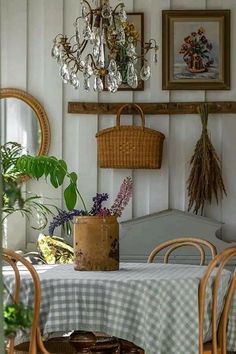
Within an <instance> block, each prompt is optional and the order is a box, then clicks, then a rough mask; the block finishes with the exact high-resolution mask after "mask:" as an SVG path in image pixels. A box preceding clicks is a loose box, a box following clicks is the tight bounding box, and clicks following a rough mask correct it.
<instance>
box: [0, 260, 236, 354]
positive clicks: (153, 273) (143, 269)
mask: <svg viewBox="0 0 236 354" xmlns="http://www.w3.org/2000/svg"><path fill="white" fill-rule="evenodd" d="M35 268H36V270H37V272H38V274H39V277H40V281H41V292H42V299H41V308H40V329H41V331H42V335H43V336H44V337H45V338H47V337H48V336H49V335H51V334H52V333H58V332H69V331H73V330H85V331H100V332H105V333H107V334H109V335H112V336H115V337H118V338H122V339H125V340H128V341H131V342H133V343H135V344H136V345H137V346H139V347H141V348H143V349H144V351H145V354H166V353H168V354H172V353H173V354H183V353H188V354H198V326H199V323H198V289H199V282H200V279H201V278H202V276H203V274H204V272H205V271H206V266H197V265H186V264H161V263H120V267H119V270H116V271H76V270H74V267H73V264H54V265H35ZM21 272H23V274H22V291H21V300H22V302H24V303H25V304H31V303H32V300H33V284H32V280H31V279H30V276H29V274H28V273H27V271H26V270H24V269H22V270H21ZM3 277H4V282H5V284H6V286H7V287H8V288H9V289H10V290H11V289H12V288H13V284H14V277H13V274H12V271H10V268H9V267H7V266H6V267H3ZM213 279H214V275H212V277H211V278H210V280H209V283H208V287H207V291H206V306H205V322H204V333H205V334H204V337H205V341H207V340H208V339H210V337H211V328H210V327H211V326H210V322H211V315H210V311H209V308H210V304H211V294H212V292H211V287H212V281H213ZM229 279H230V272H229V271H227V270H226V271H224V272H223V275H222V277H221V284H220V288H219V289H220V290H219V294H218V312H219V314H220V311H222V308H223V303H224V296H225V293H226V291H227V288H228V284H229ZM26 339H27V338H25V334H21V335H19V336H18V337H17V341H18V343H20V342H21V341H24V340H26ZM227 349H228V350H229V351H236V296H234V300H233V303H232V306H231V310H230V316H229V324H228V338H227Z"/></svg>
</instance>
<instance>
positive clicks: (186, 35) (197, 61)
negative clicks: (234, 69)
mask: <svg viewBox="0 0 236 354" xmlns="http://www.w3.org/2000/svg"><path fill="white" fill-rule="evenodd" d="M162 49H163V52H162V55H163V56H162V73H163V76H162V88H163V89H164V90H228V89H229V88H230V10H164V11H163V12H162Z"/></svg>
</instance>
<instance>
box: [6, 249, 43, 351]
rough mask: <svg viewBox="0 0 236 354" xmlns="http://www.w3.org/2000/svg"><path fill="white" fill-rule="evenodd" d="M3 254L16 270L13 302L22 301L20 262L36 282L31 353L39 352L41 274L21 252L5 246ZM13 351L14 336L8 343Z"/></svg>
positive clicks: (34, 282) (9, 348) (9, 349)
mask: <svg viewBox="0 0 236 354" xmlns="http://www.w3.org/2000/svg"><path fill="white" fill-rule="evenodd" d="M2 254H3V255H2V257H3V261H5V262H6V263H8V264H9V265H10V266H11V267H12V269H13V271H14V276H15V285H14V290H13V294H11V295H12V299H13V302H14V303H15V304H18V303H19V301H20V287H21V274H20V271H19V269H18V264H19V263H21V264H23V265H24V266H25V267H26V268H27V270H28V271H29V273H30V275H31V277H32V280H33V284H34V303H33V306H32V307H33V318H32V324H31V330H30V344H29V354H36V353H37V342H36V337H37V327H38V320H39V311H40V300H41V289H40V280H39V276H38V274H37V272H36V270H35V268H34V267H33V265H32V264H31V263H30V262H29V261H28V260H27V259H25V258H24V257H23V256H21V255H20V254H18V253H16V252H14V251H12V250H9V249H6V248H3V253H2ZM13 353H14V338H13V339H10V340H9V343H8V354H13Z"/></svg>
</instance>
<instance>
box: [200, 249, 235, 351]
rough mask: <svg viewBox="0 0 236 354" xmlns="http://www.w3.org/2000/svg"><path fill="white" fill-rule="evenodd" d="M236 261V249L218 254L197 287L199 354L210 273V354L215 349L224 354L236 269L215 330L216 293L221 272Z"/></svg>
mask: <svg viewBox="0 0 236 354" xmlns="http://www.w3.org/2000/svg"><path fill="white" fill-rule="evenodd" d="M233 257H234V258H235V259H236V247H230V248H227V249H225V250H224V251H223V252H221V253H219V254H218V255H217V256H216V257H215V258H214V259H213V260H212V261H211V262H210V263H209V265H208V267H207V270H206V272H205V274H204V276H203V277H202V279H201V281H200V286H199V354H203V353H204V350H203V336H204V333H203V329H204V312H205V299H206V288H207V285H208V280H209V278H210V276H212V273H213V272H215V273H214V280H213V284H212V308H211V311H212V314H211V316H212V354H217V353H218V352H219V351H217V348H221V350H220V353H221V354H226V353H227V349H226V342H227V341H226V337H227V323H228V317H229V310H230V306H231V303H232V300H233V297H234V294H235V292H236V267H235V270H234V273H232V276H231V280H230V283H229V287H228V290H227V293H226V296H225V300H224V307H223V311H222V314H221V318H220V323H219V326H218V328H217V322H218V318H217V302H218V301H217V300H218V291H219V287H220V280H221V276H222V271H223V270H224V268H225V266H226V265H227V263H228V262H229V261H230V260H231V259H232V258H233Z"/></svg>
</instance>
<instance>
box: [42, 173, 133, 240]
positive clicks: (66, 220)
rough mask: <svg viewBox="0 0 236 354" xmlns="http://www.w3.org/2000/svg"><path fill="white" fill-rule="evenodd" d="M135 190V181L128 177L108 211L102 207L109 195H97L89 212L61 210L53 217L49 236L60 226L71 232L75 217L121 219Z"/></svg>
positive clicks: (83, 210)
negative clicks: (115, 217) (114, 217)
mask: <svg viewBox="0 0 236 354" xmlns="http://www.w3.org/2000/svg"><path fill="white" fill-rule="evenodd" d="M132 190H133V181H132V179H131V177H126V178H125V179H124V181H123V182H122V184H121V186H120V190H119V192H118V194H117V197H116V199H115V201H114V203H113V204H112V206H111V207H110V208H109V209H108V208H106V207H103V206H102V203H103V202H105V201H107V200H108V197H109V196H108V194H107V193H97V195H96V196H95V197H94V198H93V206H92V208H91V210H90V211H89V212H88V211H87V210H85V209H81V210H79V209H73V210H71V211H65V210H61V211H59V213H58V215H56V216H54V217H53V220H52V222H51V223H50V225H49V230H48V231H49V235H53V233H54V230H55V228H56V227H58V226H64V227H69V228H68V229H67V231H69V230H70V226H69V225H70V222H71V221H72V220H73V218H74V217H75V216H85V215H90V216H101V217H106V216H111V215H115V216H117V217H120V216H121V215H122V212H123V210H124V208H125V207H126V205H127V204H128V203H129V200H130V197H131V195H132Z"/></svg>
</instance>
